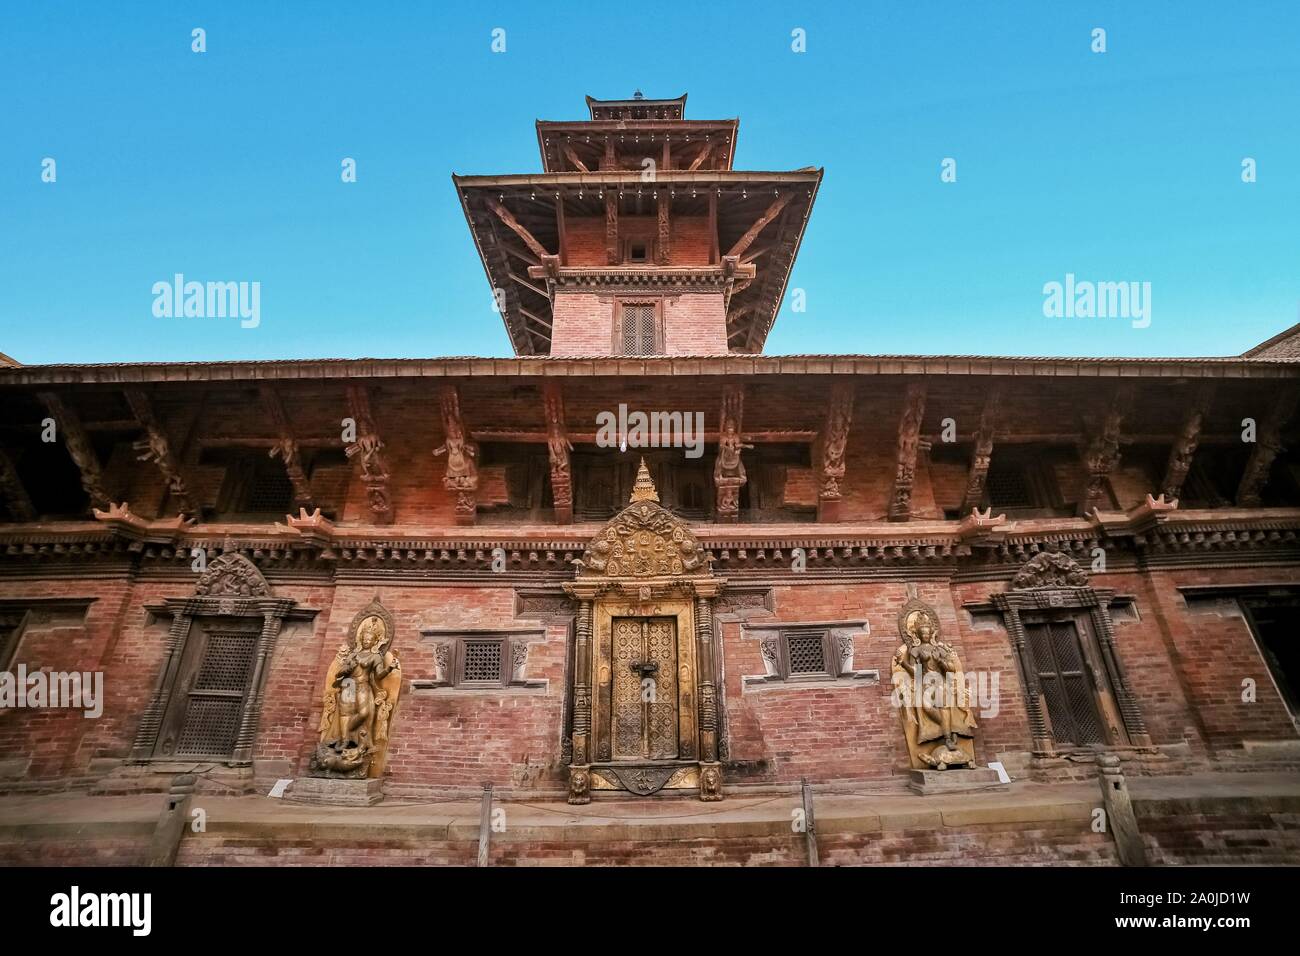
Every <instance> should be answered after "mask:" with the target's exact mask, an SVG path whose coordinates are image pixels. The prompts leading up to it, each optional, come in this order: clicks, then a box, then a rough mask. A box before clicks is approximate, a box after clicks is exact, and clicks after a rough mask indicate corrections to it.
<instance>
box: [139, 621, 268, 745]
mask: <svg viewBox="0 0 1300 956" xmlns="http://www.w3.org/2000/svg"><path fill="white" fill-rule="evenodd" d="M260 623H261V622H260V619H252V620H244V619H239V618H229V619H220V618H218V619H211V620H203V619H198V620H196V621H195V622H194V624H193V625H192V626H191V628H190V634H189V639H188V640H187V641H186V642H185V651H184V654H183V656H182V658H181V664H180V667H179V668H178V669H177V672H176V679H175V681H176V682H175V685H174V686H173V688H172V693H171V700H170V702H169V704H168V707H167V714H166V716H165V717H164V718H163V724H162V728H161V732H160V733H159V734H158V744H157V746H156V748H155V754H156V755H158V756H164V757H208V758H216V759H229V758H230V757H231V756H232V755H233V753H234V749H235V738H236V737H237V736H238V734H239V724H240V720H241V719H242V717H243V712H244V701H245V700H246V699H247V697H248V694H249V691H250V689H251V688H250V686H249V684H250V682H251V680H252V676H253V662H254V659H255V658H256V654H257V640H258V637H259V635H260V632H261V631H260V627H259V625H260Z"/></svg>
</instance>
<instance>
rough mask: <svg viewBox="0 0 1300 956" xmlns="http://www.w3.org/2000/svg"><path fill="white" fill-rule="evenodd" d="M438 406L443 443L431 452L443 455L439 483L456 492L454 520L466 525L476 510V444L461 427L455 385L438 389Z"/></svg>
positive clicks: (458, 393)
mask: <svg viewBox="0 0 1300 956" xmlns="http://www.w3.org/2000/svg"><path fill="white" fill-rule="evenodd" d="M438 400H439V404H440V405H441V407H442V432H443V436H444V439H443V443H442V444H441V445H440V446H439V447H437V448H435V449H434V451H433V453H434V455H435V456H436V455H443V454H445V455H446V456H447V470H446V472H444V474H443V478H442V486H443V487H444V488H446V489H447V490H448V491H450V492H452V493H454V494H455V495H456V523H457V524H461V525H470V524H473V523H474V519H475V517H476V515H477V513H478V502H477V500H476V498H475V492H476V491H477V490H478V465H477V463H476V461H475V459H477V458H478V445H476V444H475V443H474V442H473V441H472V440H471V439H470V438H469V436H468V434H467V433H466V431H465V423H464V422H463V421H462V420H461V415H460V392H459V391H458V390H457V388H456V386H455V385H443V386H442V387H441V388H440V389H439V390H438Z"/></svg>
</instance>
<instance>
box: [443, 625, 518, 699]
mask: <svg viewBox="0 0 1300 956" xmlns="http://www.w3.org/2000/svg"><path fill="white" fill-rule="evenodd" d="M509 668H510V647H509V642H508V641H507V639H506V638H504V637H467V638H461V639H460V640H458V641H456V666H455V670H454V671H453V673H454V675H455V684H456V686H457V687H504V686H506V684H508V683H510V670H509Z"/></svg>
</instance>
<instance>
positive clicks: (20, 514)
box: [0, 448, 36, 521]
mask: <svg viewBox="0 0 1300 956" xmlns="http://www.w3.org/2000/svg"><path fill="white" fill-rule="evenodd" d="M0 499H3V500H4V503H5V507H6V508H8V509H9V516H10V517H11V518H13V519H14V520H15V521H35V520H36V506H35V505H33V504H32V499H31V496H30V495H28V494H27V489H26V488H24V487H23V483H22V479H20V478H19V477H18V469H17V468H15V467H14V461H13V459H12V458H10V457H9V454H8V452H6V451H5V450H4V449H2V448H0Z"/></svg>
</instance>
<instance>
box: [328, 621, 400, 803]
mask: <svg viewBox="0 0 1300 956" xmlns="http://www.w3.org/2000/svg"><path fill="white" fill-rule="evenodd" d="M349 637H350V643H349V644H343V645H341V646H340V647H339V651H338V654H337V655H336V656H335V658H334V662H333V663H332V664H331V665H330V669H329V672H328V673H327V674H326V676H325V692H324V706H323V708H322V711H321V721H320V742H319V743H318V744H317V746H316V751H315V753H313V754H312V758H311V769H312V772H313V775H315V776H326V777H369V778H372V779H373V778H378V777H380V776H382V775H383V772H384V761H385V758H386V756H387V750H388V732H389V728H390V726H391V724H392V718H393V708H394V707H395V706H396V705H397V696H398V694H399V693H400V691H401V687H402V671H401V664H400V663H399V662H398V660H397V656H396V655H395V654H393V652H392V651H390V650H389V646H390V645H391V644H392V642H393V619H392V615H391V614H389V613H388V611H387V610H385V609H384V607H383V606H382V605H380V604H379V602H378V599H376V600H374V601H372V602H371V603H370V604H369V605H368V606H367V607H365V608H363V609H362V610H361V612H360V613H359V614H358V615H357V616H356V618H355V619H354V620H353V622H352V626H351V627H350V628H349Z"/></svg>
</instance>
